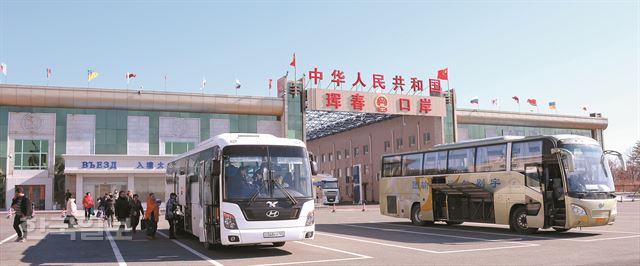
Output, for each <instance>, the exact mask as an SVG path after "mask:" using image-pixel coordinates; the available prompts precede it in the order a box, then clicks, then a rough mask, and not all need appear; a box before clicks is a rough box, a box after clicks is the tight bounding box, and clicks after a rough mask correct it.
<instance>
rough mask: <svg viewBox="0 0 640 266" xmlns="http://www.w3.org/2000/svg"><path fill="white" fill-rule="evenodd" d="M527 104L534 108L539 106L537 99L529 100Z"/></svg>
mask: <svg viewBox="0 0 640 266" xmlns="http://www.w3.org/2000/svg"><path fill="white" fill-rule="evenodd" d="M527 102H528V103H529V104H530V105H532V106H538V103H537V102H536V99H527Z"/></svg>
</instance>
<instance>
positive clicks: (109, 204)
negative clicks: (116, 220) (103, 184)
mask: <svg viewBox="0 0 640 266" xmlns="http://www.w3.org/2000/svg"><path fill="white" fill-rule="evenodd" d="M115 212H116V201H115V199H114V198H113V195H111V194H109V196H108V197H107V199H106V200H105V209H104V214H105V216H104V218H105V220H107V227H113V216H114V215H115Z"/></svg>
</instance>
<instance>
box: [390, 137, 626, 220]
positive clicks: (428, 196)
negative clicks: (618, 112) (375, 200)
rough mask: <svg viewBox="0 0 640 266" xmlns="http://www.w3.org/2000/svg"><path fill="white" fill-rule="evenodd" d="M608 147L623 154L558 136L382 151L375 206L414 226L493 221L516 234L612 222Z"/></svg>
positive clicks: (613, 208)
mask: <svg viewBox="0 0 640 266" xmlns="http://www.w3.org/2000/svg"><path fill="white" fill-rule="evenodd" d="M607 154H612V155H616V156H618V157H619V158H620V159H621V160H622V155H621V154H620V153H618V152H615V151H603V150H602V147H601V146H600V144H599V143H598V142H597V141H595V140H593V139H591V138H587V137H582V136H575V135H556V136H534V137H497V138H490V139H482V140H475V141H468V142H461V143H456V144H447V145H438V146H436V147H434V148H433V149H431V150H428V151H426V152H413V153H404V154H394V155H387V156H383V158H382V178H381V180H380V212H381V213H382V214H384V215H388V216H394V217H402V218H409V219H411V221H412V222H413V223H414V224H415V225H425V224H432V223H433V222H435V221H443V222H446V223H447V224H461V223H463V222H467V221H468V222H480V223H495V224H504V225H509V227H510V229H511V230H514V231H516V232H518V233H534V232H536V231H537V230H538V228H553V229H555V230H556V231H559V232H564V231H567V230H569V229H571V228H575V227H587V226H600V225H607V224H613V222H614V221H615V219H616V214H617V210H616V196H615V194H614V193H615V188H614V183H613V176H612V174H611V171H610V168H609V163H608V160H607V159H605V155H607ZM622 161H623V164H624V160H622Z"/></svg>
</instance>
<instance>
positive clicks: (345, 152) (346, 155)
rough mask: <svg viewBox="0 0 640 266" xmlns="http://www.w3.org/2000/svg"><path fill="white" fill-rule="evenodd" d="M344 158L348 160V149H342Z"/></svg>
mask: <svg viewBox="0 0 640 266" xmlns="http://www.w3.org/2000/svg"><path fill="white" fill-rule="evenodd" d="M344 158H349V149H344Z"/></svg>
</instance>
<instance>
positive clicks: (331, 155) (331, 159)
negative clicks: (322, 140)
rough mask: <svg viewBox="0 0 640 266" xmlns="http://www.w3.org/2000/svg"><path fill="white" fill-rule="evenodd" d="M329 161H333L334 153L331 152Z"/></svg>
mask: <svg viewBox="0 0 640 266" xmlns="http://www.w3.org/2000/svg"><path fill="white" fill-rule="evenodd" d="M329 161H330V162H331V161H333V153H329Z"/></svg>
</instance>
